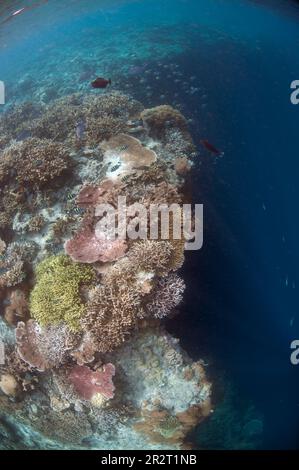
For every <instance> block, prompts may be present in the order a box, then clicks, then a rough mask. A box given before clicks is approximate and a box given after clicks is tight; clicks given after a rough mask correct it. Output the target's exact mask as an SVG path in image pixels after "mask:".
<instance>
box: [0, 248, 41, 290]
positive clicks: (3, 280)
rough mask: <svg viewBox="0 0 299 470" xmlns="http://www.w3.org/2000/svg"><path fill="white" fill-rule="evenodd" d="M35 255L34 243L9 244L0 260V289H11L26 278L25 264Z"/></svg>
mask: <svg viewBox="0 0 299 470" xmlns="http://www.w3.org/2000/svg"><path fill="white" fill-rule="evenodd" d="M35 254H36V244H35V243H34V242H24V243H11V244H10V245H9V246H8V248H7V250H6V252H5V253H4V255H2V256H1V258H0V288H4V287H13V286H16V285H18V284H20V283H21V282H22V281H23V280H24V279H25V277H26V273H27V270H26V264H28V263H30V262H31V261H32V260H33V259H34V256H35Z"/></svg>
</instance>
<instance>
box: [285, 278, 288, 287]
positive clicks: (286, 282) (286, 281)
mask: <svg viewBox="0 0 299 470" xmlns="http://www.w3.org/2000/svg"><path fill="white" fill-rule="evenodd" d="M285 284H286V287H288V285H289V278H288V276H287V277H286V280H285Z"/></svg>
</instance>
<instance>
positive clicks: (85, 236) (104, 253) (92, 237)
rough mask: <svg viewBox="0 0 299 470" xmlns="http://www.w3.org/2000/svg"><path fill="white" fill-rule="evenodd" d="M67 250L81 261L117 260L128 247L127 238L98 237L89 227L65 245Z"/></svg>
mask: <svg viewBox="0 0 299 470" xmlns="http://www.w3.org/2000/svg"><path fill="white" fill-rule="evenodd" d="M64 249H65V252H66V253H67V254H68V255H69V256H70V257H71V258H72V260H73V261H77V262H79V263H95V262H96V261H102V262H103V263H106V262H109V261H115V260H117V259H118V258H120V257H121V256H123V255H124V254H125V252H126V249H127V244H126V242H125V240H120V239H115V240H109V239H104V238H98V237H97V236H96V234H95V233H94V232H92V231H91V230H90V229H89V228H84V229H83V230H81V231H80V232H79V233H77V234H76V235H75V236H74V238H72V239H70V240H68V241H67V242H66V243H65V245H64Z"/></svg>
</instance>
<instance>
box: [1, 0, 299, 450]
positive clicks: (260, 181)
mask: <svg viewBox="0 0 299 470" xmlns="http://www.w3.org/2000/svg"><path fill="white" fill-rule="evenodd" d="M2 3H3V6H2V4H1V9H0V14H1V18H3V20H5V19H6V18H8V16H9V15H10V13H11V12H13V11H15V10H17V9H20V8H22V7H23V6H24V5H27V6H28V5H32V4H34V2H29V1H27V2H22V1H6V2H2ZM298 46H299V6H298V3H297V2H295V1H291V0H290V1H283V2H282V1H275V0H273V1H259V2H257V1H249V0H151V1H146V0H140V1H117V0H115V1H108V0H107V1H96V2H95V1H80V0H68V1H64V0H61V1H58V0H52V1H51V0H49V1H48V2H46V3H45V4H42V5H40V6H39V7H38V6H37V7H36V8H33V9H31V10H28V11H26V12H24V14H20V15H18V16H16V17H15V18H13V19H11V20H9V21H7V22H5V23H4V24H2V25H1V26H0V80H3V81H5V84H6V93H7V100H8V104H10V103H12V102H14V101H21V100H27V99H31V100H33V101H34V100H39V99H41V100H43V101H45V102H51V100H53V99H55V98H57V97H59V96H62V95H63V94H68V93H72V92H76V91H84V90H85V89H87V88H89V86H90V85H89V84H90V78H91V77H93V76H94V75H104V76H109V77H110V76H111V79H112V83H113V86H115V87H116V88H117V89H120V90H122V91H125V92H128V93H130V94H132V96H134V97H135V98H137V99H140V100H141V101H142V102H143V103H144V104H145V105H147V106H155V105H157V104H161V103H168V104H171V105H173V106H176V107H178V108H179V109H180V110H181V111H182V112H183V113H184V114H185V115H186V117H187V118H188V119H189V123H190V128H191V130H192V135H193V137H194V139H195V142H196V143H197V145H198V149H199V154H198V158H197V160H196V163H195V168H194V172H193V181H192V192H193V199H194V202H200V203H203V204H204V214H205V221H204V226H205V232H204V247H203V249H202V250H201V251H199V252H196V253H189V254H188V257H187V263H186V266H185V268H184V271H185V272H184V275H185V277H186V278H187V280H188V290H187V294H186V300H185V303H184V305H183V309H182V310H183V311H182V313H181V315H180V316H179V317H177V319H175V321H172V322H171V324H169V329H170V330H171V331H172V332H174V333H176V334H177V335H178V336H179V337H180V338H181V341H182V344H183V346H184V347H185V349H186V350H187V351H188V352H189V353H190V354H191V355H192V356H193V357H195V358H196V357H205V358H206V360H207V362H209V363H210V364H211V365H210V373H211V375H212V378H213V381H214V383H215V388H216V390H217V377H220V376H221V375H222V374H223V375H224V376H225V380H224V383H230V384H231V385H230V386H231V387H233V388H234V390H236V391H235V395H236V396H237V399H236V400H235V401H233V404H232V406H233V407H235V408H233V409H231V408H228V409H227V413H233V414H234V419H235V421H239V422H240V423H241V422H242V420H244V407H243V406H241V405H240V401H242V402H245V403H248V406H249V403H250V404H253V406H254V407H255V410H256V413H257V416H259V417H260V418H259V419H260V420H262V421H263V432H262V434H261V433H260V434H261V435H260V436H259V437H260V441H259V443H258V445H259V446H260V447H262V448H298V447H299V399H298V393H297V390H298V385H299V380H298V379H299V366H297V367H296V366H293V365H291V363H290V343H291V341H292V340H294V339H298V338H299V317H298V287H299V278H298V269H297V266H298V263H299V249H298V246H297V239H298V231H299V230H298V229H299V227H298V221H297V212H298V211H297V201H298V183H297V182H298V176H299V175H298V173H299V165H298V162H297V158H298V156H297V153H298V152H297V140H298V125H297V123H298V116H299V114H298V113H299V107H296V106H293V105H292V104H291V102H290V83H291V82H292V81H293V80H295V79H299V76H298V74H299V56H298ZM201 139H208V140H209V141H210V142H212V143H213V144H214V145H215V146H216V147H218V148H219V149H221V150H222V151H224V157H223V158H222V159H218V160H215V158H214V157H213V156H211V155H210V154H209V153H208V152H206V151H205V150H204V148H202V147H201V146H200V140H201ZM224 388H225V385H224ZM217 404H218V401H217V397H215V410H216V409H217ZM220 406H221V400H220V402H219V407H220ZM245 408H246V407H245ZM221 417H222V419H225V413H224V414H223V415H221ZM219 419H220V418H219ZM200 439H201V436H200V435H199V437H198V442H199V445H200ZM233 439H234V436H233V437H232V439H231V445H232V441H233ZM235 445H236V446H237V442H236V443H235ZM209 446H211V447H213V432H212V436H211V439H210V441H209ZM217 446H219V443H218V442H217V443H216V442H215V443H214V447H217ZM223 446H225V445H224V444H223Z"/></svg>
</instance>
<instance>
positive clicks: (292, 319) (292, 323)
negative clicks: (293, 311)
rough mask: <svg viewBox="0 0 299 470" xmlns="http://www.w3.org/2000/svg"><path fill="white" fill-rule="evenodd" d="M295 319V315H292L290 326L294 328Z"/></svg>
mask: <svg viewBox="0 0 299 470" xmlns="http://www.w3.org/2000/svg"><path fill="white" fill-rule="evenodd" d="M294 320H295V319H294V317H292V318H291V319H290V327H291V328H292V326H293V325H294Z"/></svg>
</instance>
